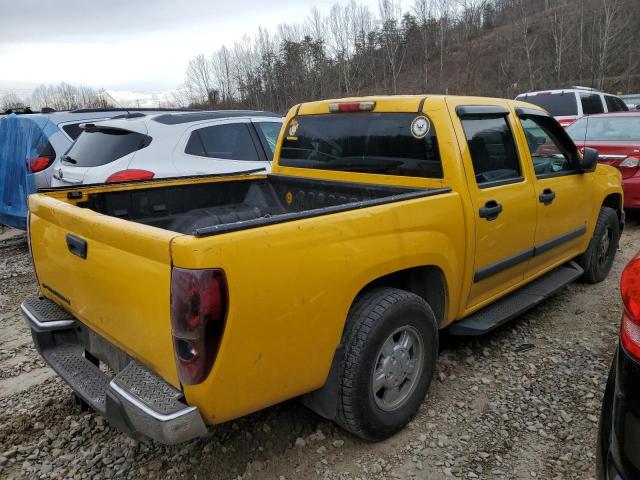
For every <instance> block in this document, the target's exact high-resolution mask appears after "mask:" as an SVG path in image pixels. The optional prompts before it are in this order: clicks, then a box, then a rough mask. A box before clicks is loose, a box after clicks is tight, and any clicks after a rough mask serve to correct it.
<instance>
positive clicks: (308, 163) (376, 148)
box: [280, 113, 443, 178]
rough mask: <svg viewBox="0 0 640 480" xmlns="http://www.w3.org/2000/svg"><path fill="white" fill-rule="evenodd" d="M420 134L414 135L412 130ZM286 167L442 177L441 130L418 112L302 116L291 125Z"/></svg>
mask: <svg viewBox="0 0 640 480" xmlns="http://www.w3.org/2000/svg"><path fill="white" fill-rule="evenodd" d="M413 132H415V134H414V133H413ZM285 135H286V136H285V138H284V140H283V142H282V149H281V151H280V165H282V166H285V167H298V168H312V169H319V170H339V171H345V172H362V173H373V174H382V175H398V176H405V177H426V178H442V175H443V173H442V163H441V161H440V153H439V150H438V141H437V137H436V132H435V129H434V127H433V126H432V125H431V122H430V121H429V119H428V118H427V117H423V116H422V115H417V114H415V113H338V114H328V115H301V116H298V117H295V118H293V119H292V120H291V121H290V122H289V125H287V127H286V131H285Z"/></svg>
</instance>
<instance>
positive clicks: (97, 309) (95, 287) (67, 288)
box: [29, 194, 180, 387]
mask: <svg viewBox="0 0 640 480" xmlns="http://www.w3.org/2000/svg"><path fill="white" fill-rule="evenodd" d="M29 209H30V212H31V216H30V225H29V227H30V239H31V247H32V251H33V261H34V265H35V269H36V274H37V278H38V282H39V285H40V290H41V292H42V294H43V295H44V296H46V297H47V298H50V299H51V300H53V301H55V302H56V303H58V304H60V305H61V306H63V307H64V308H65V309H66V310H68V311H69V312H71V313H72V314H73V315H74V316H76V317H77V318H78V320H80V321H81V322H82V323H83V324H85V325H87V326H88V327H90V328H91V329H93V330H94V331H96V332H97V333H98V334H100V335H102V336H103V337H104V338H106V339H107V340H108V341H110V342H111V343H113V344H114V345H116V346H118V347H119V348H120V349H122V350H124V351H125V352H126V353H128V354H129V355H130V356H132V357H134V358H135V359H137V360H139V361H140V362H142V363H143V364H145V365H147V366H148V367H149V368H151V369H152V370H154V371H155V372H157V373H158V374H159V375H161V376H162V377H163V378H164V379H165V380H166V381H167V382H169V383H171V384H173V385H174V386H176V387H179V386H180V384H179V381H178V376H177V371H176V366H175V357H174V353H173V343H172V337H171V320H170V307H169V300H170V299H169V292H170V282H171V253H170V252H171V250H170V244H171V241H172V239H173V238H174V237H176V236H178V234H176V233H174V232H169V231H165V230H161V229H158V228H154V227H150V226H146V225H140V224H136V223H134V222H128V221H126V220H121V219H117V218H113V217H109V216H107V215H102V214H99V213H96V212H94V211H92V210H89V209H86V208H80V207H76V206H74V205H71V204H68V203H65V202H63V201H61V200H56V199H54V198H51V197H48V196H46V195H45V194H39V195H32V196H31V197H29ZM84 242H86V258H82V257H83V252H82V250H83V246H84Z"/></svg>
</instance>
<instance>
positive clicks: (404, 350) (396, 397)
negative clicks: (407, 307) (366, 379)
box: [372, 326, 424, 411]
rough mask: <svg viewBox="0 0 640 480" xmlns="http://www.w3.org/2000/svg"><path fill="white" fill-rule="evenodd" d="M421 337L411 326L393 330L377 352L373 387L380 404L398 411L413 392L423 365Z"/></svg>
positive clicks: (384, 408)
mask: <svg viewBox="0 0 640 480" xmlns="http://www.w3.org/2000/svg"><path fill="white" fill-rule="evenodd" d="M423 361H424V360H423V346H422V338H421V337H420V334H419V333H418V331H417V330H416V329H415V328H413V327H410V326H406V327H401V328H399V329H397V330H396V331H395V332H393V333H392V334H391V335H390V336H389V337H388V338H387V339H386V340H385V342H384V343H383V345H382V347H381V348H380V351H379V352H378V356H377V361H376V365H375V367H374V371H373V381H372V390H373V395H374V398H375V401H376V403H377V405H378V406H379V407H380V408H381V409H383V410H386V411H391V410H395V409H396V408H398V407H399V406H400V405H401V404H402V403H404V401H405V400H406V399H407V398H408V397H409V396H410V395H411V393H413V390H414V389H415V386H416V384H417V383H418V379H419V378H420V373H421V372H422V364H423Z"/></svg>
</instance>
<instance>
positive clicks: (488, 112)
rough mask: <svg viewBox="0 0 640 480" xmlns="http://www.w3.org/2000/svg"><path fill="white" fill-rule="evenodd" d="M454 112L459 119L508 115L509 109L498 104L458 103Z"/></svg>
mask: <svg viewBox="0 0 640 480" xmlns="http://www.w3.org/2000/svg"><path fill="white" fill-rule="evenodd" d="M456 113H457V114H458V117H460V118H461V119H462V118H464V119H473V118H500V117H506V116H508V115H509V110H507V109H506V108H504V107H501V106H499V105H458V106H457V107H456ZM514 140H515V139H514Z"/></svg>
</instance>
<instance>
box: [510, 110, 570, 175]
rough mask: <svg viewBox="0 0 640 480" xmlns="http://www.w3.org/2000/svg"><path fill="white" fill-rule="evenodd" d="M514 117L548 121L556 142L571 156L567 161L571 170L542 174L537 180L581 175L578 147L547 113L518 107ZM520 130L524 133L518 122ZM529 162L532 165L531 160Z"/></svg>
mask: <svg viewBox="0 0 640 480" xmlns="http://www.w3.org/2000/svg"><path fill="white" fill-rule="evenodd" d="M516 115H517V116H518V118H520V120H526V119H527V118H531V119H535V118H536V117H537V118H542V119H545V120H547V121H550V123H551V125H553V128H554V130H555V132H554V133H556V135H557V137H558V140H560V142H561V143H562V144H563V145H564V147H565V148H566V149H567V150H568V151H569V153H570V154H571V158H570V159H569V162H570V165H571V167H572V169H571V170H564V171H560V172H555V173H543V174H541V175H536V178H537V179H538V180H543V179H545V178H554V177H564V176H566V175H575V174H577V173H582V170H581V168H580V160H579V154H578V147H576V144H575V143H574V141H573V140H572V139H571V137H570V136H569V134H568V133H567V131H566V130H565V129H564V128H563V127H562V126H561V125H560V124H559V123H557V122H556V121H553V117H552V116H551V115H549V114H548V113H547V112H542V111H540V110H535V109H533V108H520V107H519V108H516ZM520 128H522V130H523V131H524V127H523V126H522V122H520ZM529 156H530V157H531V152H529ZM531 161H532V163H533V159H532V160H531Z"/></svg>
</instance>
